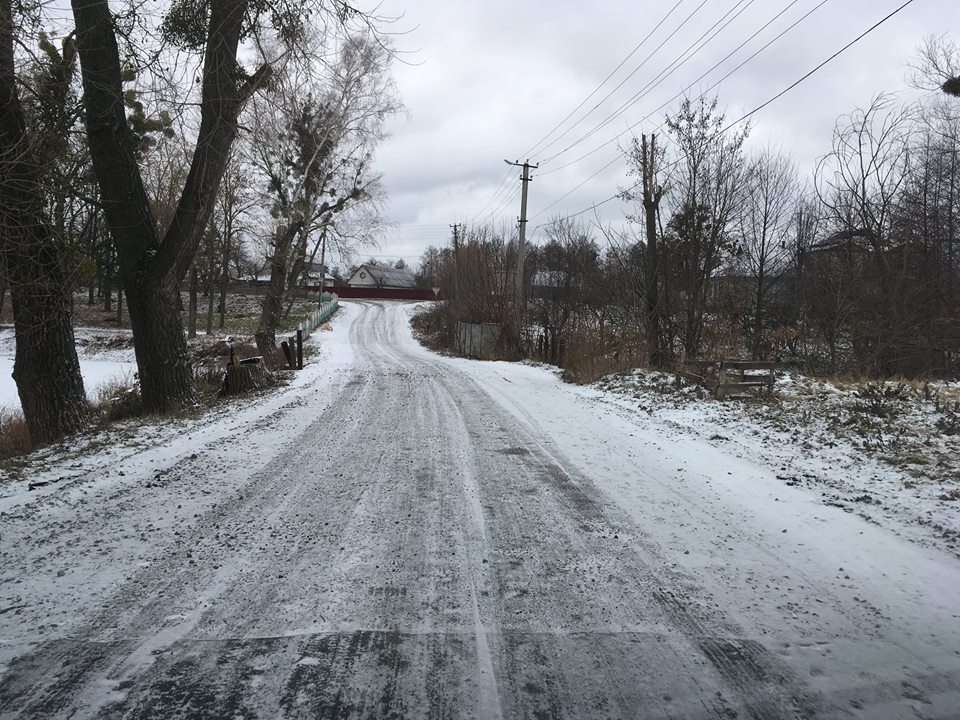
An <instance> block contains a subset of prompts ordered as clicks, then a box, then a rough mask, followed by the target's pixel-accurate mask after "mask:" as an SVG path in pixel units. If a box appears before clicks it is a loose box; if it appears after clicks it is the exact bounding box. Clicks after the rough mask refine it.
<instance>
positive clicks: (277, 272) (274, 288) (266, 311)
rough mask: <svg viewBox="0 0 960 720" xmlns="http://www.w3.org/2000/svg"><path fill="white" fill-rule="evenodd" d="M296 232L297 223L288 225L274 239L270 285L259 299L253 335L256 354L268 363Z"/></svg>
mask: <svg viewBox="0 0 960 720" xmlns="http://www.w3.org/2000/svg"><path fill="white" fill-rule="evenodd" d="M299 232H300V223H293V224H292V225H289V226H288V227H287V228H286V229H285V230H284V231H283V232H282V233H281V234H279V235H278V236H277V240H276V242H275V243H274V247H273V255H271V257H270V284H269V285H268V286H267V292H266V294H265V295H264V296H263V302H262V304H261V310H260V323H259V325H258V326H257V331H256V332H255V333H254V336H253V337H254V339H255V341H256V343H257V351H258V352H259V353H260V354H261V355H263V357H264V359H265V360H266V361H267V362H268V363H272V362H273V358H274V356H275V355H276V353H277V327H279V325H280V321H281V320H282V319H283V302H284V300H285V299H286V297H287V288H288V287H289V277H290V276H289V272H290V271H289V267H290V254H291V252H293V241H294V239H295V238H296V237H297V235H298V234H299Z"/></svg>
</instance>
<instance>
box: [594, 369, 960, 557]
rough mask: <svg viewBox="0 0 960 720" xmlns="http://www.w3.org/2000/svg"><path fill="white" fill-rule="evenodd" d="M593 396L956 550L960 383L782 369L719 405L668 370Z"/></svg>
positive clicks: (624, 379) (607, 382)
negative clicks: (765, 385)
mask: <svg viewBox="0 0 960 720" xmlns="http://www.w3.org/2000/svg"><path fill="white" fill-rule="evenodd" d="M593 388H594V389H596V390H598V391H600V393H601V394H600V395H598V399H599V401H600V402H602V403H608V404H611V405H613V406H616V407H617V408H620V409H622V410H624V411H627V412H629V413H632V414H634V415H635V416H636V417H637V419H638V422H640V423H641V424H643V425H644V426H645V427H648V428H649V429H650V430H651V431H652V432H654V433H655V434H656V435H657V436H658V437H661V438H671V437H673V438H682V439H684V440H687V441H696V442H697V443H699V444H700V445H702V446H703V447H704V451H705V452H706V453H708V455H709V453H712V452H713V451H715V450H721V451H722V452H723V454H725V455H730V456H734V457H738V458H740V459H742V460H744V461H746V462H748V463H751V464H755V465H759V466H761V467H764V468H766V469H767V470H768V471H770V472H771V473H773V475H774V476H775V478H776V480H777V481H778V482H779V483H780V484H781V485H782V486H783V494H784V499H785V500H787V499H788V498H789V497H790V495H791V493H793V492H795V491H796V490H797V489H799V488H805V489H806V490H807V491H812V493H813V494H814V495H815V496H817V497H819V499H820V502H822V503H823V504H825V505H829V506H832V507H836V508H839V509H841V510H843V511H844V512H847V513H853V514H856V515H857V516H859V517H860V518H862V519H864V520H866V521H867V522H870V523H874V524H877V525H880V526H882V527H885V528H887V529H888V530H890V531H892V532H895V533H897V534H900V535H903V536H904V537H907V538H909V539H911V540H913V541H915V542H919V543H921V544H925V545H926V544H929V545H933V546H935V547H938V548H941V549H944V550H946V551H948V552H951V553H953V554H954V555H957V556H958V557H960V412H958V411H957V409H955V407H956V403H957V401H958V400H960V383H955V382H954V383H950V382H934V383H930V384H928V385H926V386H925V387H924V386H916V387H912V386H910V385H908V384H905V383H900V382H897V381H889V382H886V383H864V382H857V383H855V382H848V383H841V382H839V381H835V382H830V381H822V380H816V379H812V378H808V377H804V376H800V375H796V374H790V373H782V374H780V375H779V377H778V378H777V383H776V387H775V391H774V400H773V401H764V400H762V399H761V400H760V401H759V402H758V401H748V402H737V401H728V402H718V401H715V400H712V399H710V398H709V397H707V395H706V393H705V392H704V391H702V390H701V389H700V388H698V387H696V386H691V385H687V384H679V385H678V383H677V379H676V378H675V377H674V376H672V375H669V374H666V373H657V372H649V371H644V370H634V371H632V372H629V373H623V374H618V375H611V376H608V377H606V378H603V379H602V380H600V381H599V382H597V383H596V384H595V385H594V386H593Z"/></svg>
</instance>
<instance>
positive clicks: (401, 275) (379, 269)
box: [350, 265, 417, 288]
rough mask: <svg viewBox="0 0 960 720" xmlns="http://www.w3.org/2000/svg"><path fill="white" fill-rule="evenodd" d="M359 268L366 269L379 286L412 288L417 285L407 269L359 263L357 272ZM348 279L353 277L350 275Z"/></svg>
mask: <svg viewBox="0 0 960 720" xmlns="http://www.w3.org/2000/svg"><path fill="white" fill-rule="evenodd" d="M360 270H366V271H367V272H368V273H369V274H370V277H371V278H373V280H374V281H375V282H376V283H377V285H380V286H381V287H396V288H413V287H416V286H417V280H416V278H415V277H414V276H413V273H412V272H410V271H409V270H398V269H397V268H393V267H390V266H389V265H361V266H360V267H359V268H357V272H360ZM355 274H356V273H354V275H355ZM350 279H351V280H352V279H353V277H352V276H351V278H350Z"/></svg>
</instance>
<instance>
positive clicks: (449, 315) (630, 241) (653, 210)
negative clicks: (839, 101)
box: [420, 97, 960, 379]
mask: <svg viewBox="0 0 960 720" xmlns="http://www.w3.org/2000/svg"><path fill="white" fill-rule="evenodd" d="M665 128H666V132H665V133H664V134H663V135H656V136H652V135H651V136H643V137H640V138H635V139H634V140H633V141H632V143H631V144H630V146H629V147H628V148H626V151H625V153H624V154H625V159H626V161H627V164H628V168H629V170H628V174H629V179H630V182H631V185H630V186H629V187H628V188H626V189H624V190H623V191H622V199H623V200H624V201H625V202H627V203H629V206H630V207H631V208H633V210H632V213H633V214H631V215H630V216H629V222H628V224H627V227H626V229H623V230H614V229H611V228H609V227H604V226H603V225H602V224H601V223H599V222H592V223H588V222H587V221H584V220H583V219H581V218H566V219H564V218H558V219H555V220H554V221H552V222H551V223H550V224H549V225H547V226H546V228H545V229H543V231H542V232H543V236H542V240H541V242H540V243H539V244H536V245H535V246H534V247H531V248H530V249H529V252H528V254H527V257H526V258H525V260H524V262H523V277H522V283H523V298H524V301H523V308H522V310H523V313H522V316H523V322H522V323H521V324H520V326H519V337H518V333H517V331H516V330H515V328H516V327H517V325H516V323H515V321H514V299H513V298H514V290H513V288H514V285H515V282H516V271H515V268H516V266H517V264H516V252H517V242H516V235H515V231H514V230H513V229H512V228H500V229H496V228H490V227H481V228H468V229H467V230H466V232H465V233H464V236H463V237H457V238H456V239H455V241H454V242H453V243H452V245H451V246H450V247H447V248H443V249H436V248H431V249H429V250H428V251H427V252H426V253H425V254H424V256H423V258H422V261H421V266H420V272H421V274H422V275H424V276H425V278H428V279H429V282H431V284H435V285H439V286H440V287H442V288H443V290H444V294H445V297H446V298H447V301H446V303H445V304H444V305H443V307H442V308H441V309H440V310H439V312H438V315H437V317H436V318H435V319H436V321H437V322H438V323H439V325H438V327H437V328H435V329H439V330H440V331H441V332H442V334H444V336H445V337H446V338H447V342H449V343H452V342H453V338H454V325H455V323H456V322H458V321H461V322H467V323H494V324H498V325H500V326H501V327H502V332H501V333H500V350H501V352H502V353H503V354H505V355H514V356H515V355H517V354H521V355H526V356H534V357H538V358H541V359H543V360H546V361H549V362H552V363H556V364H559V365H561V366H563V367H565V368H567V369H568V370H569V371H570V372H571V374H572V375H574V376H575V377H577V378H581V379H593V378H595V377H597V376H599V375H601V374H604V373H607V372H611V371H614V370H619V369H625V368H628V367H634V366H638V365H646V366H652V367H658V368H668V367H680V366H682V365H683V364H684V363H688V362H693V361H697V360H715V359H719V358H724V357H726V358H759V359H777V360H779V361H780V362H782V363H787V364H789V365H792V366H795V367H797V368H799V369H802V370H803V371H806V372H810V373H818V374H836V373H844V374H855V375H860V376H871V377H888V376H893V375H906V376H951V377H956V376H957V375H960V237H958V232H960V158H958V153H960V101H958V100H955V99H953V98H950V97H945V98H937V99H935V100H932V99H928V101H927V102H925V103H924V104H921V105H902V104H899V103H898V102H897V101H896V100H895V99H893V98H890V97H879V98H877V99H876V100H875V101H874V102H872V103H871V104H870V105H869V106H868V107H866V108H863V109H858V110H856V111H854V112H852V113H851V114H849V115H847V116H845V117H842V118H840V119H839V121H838V122H837V125H836V128H835V131H834V133H833V138H832V144H831V147H830V148H829V150H828V152H826V153H825V154H824V156H823V157H822V159H821V160H820V162H819V163H818V164H817V167H816V170H815V173H814V174H813V176H812V177H810V178H802V177H801V176H800V174H799V173H798V171H797V169H796V167H795V166H794V163H793V162H792V160H791V159H790V157H789V156H788V155H786V154H785V153H784V152H782V151H781V150H779V149H776V148H770V147H768V148H764V149H761V150H759V151H753V152H751V151H748V150H747V149H746V140H747V136H748V133H749V128H745V127H740V128H731V127H729V123H728V120H727V118H725V117H724V115H723V113H722V112H720V111H719V110H718V107H717V103H716V101H715V100H714V101H707V100H703V99H697V100H687V101H685V102H684V103H683V104H682V105H681V107H680V108H679V109H678V110H677V112H676V113H675V114H672V115H670V116H669V117H668V118H667V119H666V123H665Z"/></svg>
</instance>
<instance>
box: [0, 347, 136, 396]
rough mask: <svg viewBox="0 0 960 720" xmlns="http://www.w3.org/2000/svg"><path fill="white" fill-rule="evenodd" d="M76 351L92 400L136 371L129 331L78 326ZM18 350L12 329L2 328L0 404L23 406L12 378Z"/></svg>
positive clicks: (129, 378) (130, 379) (124, 380)
mask: <svg viewBox="0 0 960 720" xmlns="http://www.w3.org/2000/svg"><path fill="white" fill-rule="evenodd" d="M75 332H76V338H77V354H78V355H79V357H80V372H81V374H82V375H83V385H84V389H85V390H86V391H87V397H88V398H90V399H91V400H95V399H96V398H97V391H98V390H99V389H100V388H102V387H104V386H105V385H108V384H113V383H114V382H123V383H126V384H129V382H130V381H132V379H133V374H134V373H135V372H136V371H137V363H136V360H135V359H134V356H133V346H132V345H130V344H129V342H127V340H128V339H129V338H130V337H131V336H130V333H129V331H123V330H119V331H117V330H106V329H103V328H77V329H76V331H75ZM15 350H16V345H15V343H14V336H13V329H11V328H5V329H0V407H6V408H9V409H11V410H19V409H20V398H19V396H18V395H17V385H16V383H15V382H14V381H13V357H14V352H15Z"/></svg>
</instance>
